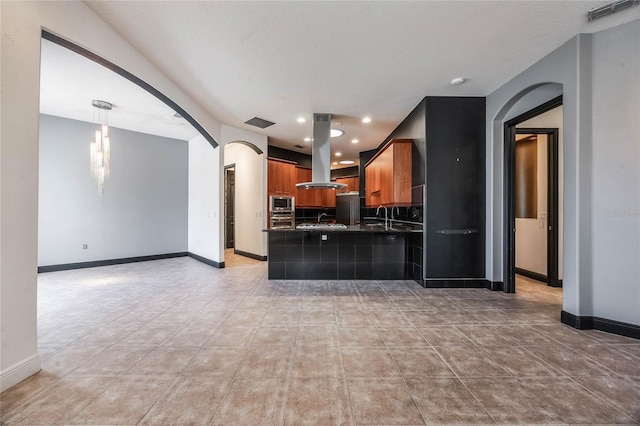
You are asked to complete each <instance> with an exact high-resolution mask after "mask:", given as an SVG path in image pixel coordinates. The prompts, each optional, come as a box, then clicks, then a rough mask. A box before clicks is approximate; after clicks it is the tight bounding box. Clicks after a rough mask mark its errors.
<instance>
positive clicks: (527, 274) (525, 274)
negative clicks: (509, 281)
mask: <svg viewBox="0 0 640 426" xmlns="http://www.w3.org/2000/svg"><path fill="white" fill-rule="evenodd" d="M514 271H515V273H516V274H518V275H522V276H523V277H527V278H531V279H532V280H536V281H541V282H543V283H548V282H549V278H548V277H547V276H546V275H543V274H539V273H537V272H533V271H528V270H526V269H522V268H515V269H514Z"/></svg>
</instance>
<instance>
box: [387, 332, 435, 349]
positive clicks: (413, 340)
mask: <svg viewBox="0 0 640 426" xmlns="http://www.w3.org/2000/svg"><path fill="white" fill-rule="evenodd" d="M378 333H380V336H382V340H384V343H385V344H386V345H387V346H430V345H429V343H428V342H427V341H426V340H425V338H424V337H423V336H422V334H420V332H419V331H418V329H416V328H414V327H402V328H383V327H381V328H379V329H378Z"/></svg>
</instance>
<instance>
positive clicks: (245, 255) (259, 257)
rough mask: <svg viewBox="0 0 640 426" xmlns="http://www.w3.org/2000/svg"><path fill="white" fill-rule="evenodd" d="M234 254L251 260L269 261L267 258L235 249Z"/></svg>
mask: <svg viewBox="0 0 640 426" xmlns="http://www.w3.org/2000/svg"><path fill="white" fill-rule="evenodd" d="M233 254H238V255H240V256H244V257H249V258H251V259H256V260H263V261H264V260H267V256H260V255H259V254H253V253H249V252H248V251H242V250H236V249H233Z"/></svg>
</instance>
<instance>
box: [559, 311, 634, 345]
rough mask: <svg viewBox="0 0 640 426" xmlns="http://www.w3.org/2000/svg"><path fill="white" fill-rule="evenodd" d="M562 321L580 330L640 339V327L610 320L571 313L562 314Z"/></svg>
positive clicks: (564, 312) (563, 312)
mask: <svg viewBox="0 0 640 426" xmlns="http://www.w3.org/2000/svg"><path fill="white" fill-rule="evenodd" d="M560 321H562V323H563V324H567V325H570V326H571V327H573V328H577V329H579V330H599V331H605V332H607V333H613V334H619V335H621V336H626V337H631V338H634V339H640V325H635V324H629V323H626V322H621V321H615V320H610V319H606V318H600V317H591V316H581V317H579V316H576V315H573V314H571V313H569V312H566V311H562V312H561V313H560Z"/></svg>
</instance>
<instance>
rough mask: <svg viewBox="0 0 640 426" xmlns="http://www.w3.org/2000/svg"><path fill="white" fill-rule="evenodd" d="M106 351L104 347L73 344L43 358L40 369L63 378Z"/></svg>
mask: <svg viewBox="0 0 640 426" xmlns="http://www.w3.org/2000/svg"><path fill="white" fill-rule="evenodd" d="M106 349H107V348H106V347H105V346H83V345H79V344H73V345H71V346H67V347H66V348H64V349H61V350H59V351H57V352H54V353H53V354H51V355H49V356H47V357H45V358H43V359H42V369H43V370H44V371H46V372H48V373H51V374H54V375H56V376H58V377H64V376H66V375H67V374H69V373H71V372H72V371H74V370H75V369H77V368H78V367H80V366H82V365H83V364H85V363H86V362H87V361H88V360H90V359H91V358H93V357H95V356H97V355H99V354H100V353H101V352H103V351H105V350H106Z"/></svg>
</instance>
